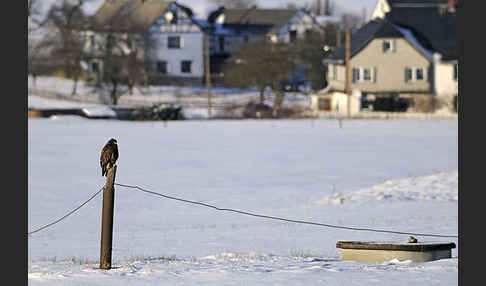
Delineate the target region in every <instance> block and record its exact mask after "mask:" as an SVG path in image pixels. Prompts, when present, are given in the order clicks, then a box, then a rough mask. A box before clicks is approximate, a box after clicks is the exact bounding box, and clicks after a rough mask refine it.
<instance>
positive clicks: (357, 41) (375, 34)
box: [331, 19, 403, 60]
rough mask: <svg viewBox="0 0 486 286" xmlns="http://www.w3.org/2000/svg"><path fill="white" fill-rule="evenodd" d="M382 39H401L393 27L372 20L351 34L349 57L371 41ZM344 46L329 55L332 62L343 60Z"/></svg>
mask: <svg viewBox="0 0 486 286" xmlns="http://www.w3.org/2000/svg"><path fill="white" fill-rule="evenodd" d="M382 37H403V35H402V34H401V33H399V32H398V31H397V30H396V29H395V28H394V27H393V25H391V24H390V23H388V22H387V21H385V20H382V19H377V20H372V21H370V22H368V23H366V25H364V26H363V27H361V28H360V29H359V30H357V31H356V32H354V33H351V43H350V44H351V45H350V49H351V57H352V56H354V55H355V54H356V53H357V52H359V51H360V50H361V49H362V48H364V47H365V46H366V45H367V44H368V43H369V42H370V41H371V40H373V39H375V38H382ZM344 49H345V44H342V45H341V46H339V47H337V48H336V50H334V52H333V53H332V55H331V59H332V60H344V57H345V50H344Z"/></svg>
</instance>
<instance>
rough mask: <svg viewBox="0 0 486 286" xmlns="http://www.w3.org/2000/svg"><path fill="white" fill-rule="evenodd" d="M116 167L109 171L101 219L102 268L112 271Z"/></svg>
mask: <svg viewBox="0 0 486 286" xmlns="http://www.w3.org/2000/svg"><path fill="white" fill-rule="evenodd" d="M115 176H116V165H115V166H114V167H112V168H109V169H108V170H107V174H106V184H105V189H104V190H103V210H102V217H101V252H100V268H101V269H106V270H109V269H111V252H112V247H111V246H112V242H113V210H114V202H115V185H114V184H115Z"/></svg>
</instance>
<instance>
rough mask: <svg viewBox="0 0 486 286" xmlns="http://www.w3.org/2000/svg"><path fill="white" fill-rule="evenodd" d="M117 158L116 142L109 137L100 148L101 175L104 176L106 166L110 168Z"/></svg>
mask: <svg viewBox="0 0 486 286" xmlns="http://www.w3.org/2000/svg"><path fill="white" fill-rule="evenodd" d="M117 159H118V142H117V141H116V139H113V138H111V139H110V140H109V141H108V143H106V145H105V147H103V150H101V157H100V165H101V176H105V175H106V172H107V170H108V168H112V167H113V166H114V165H115V162H116V160H117Z"/></svg>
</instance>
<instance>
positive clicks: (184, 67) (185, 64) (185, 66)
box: [181, 61, 192, 73]
mask: <svg viewBox="0 0 486 286" xmlns="http://www.w3.org/2000/svg"><path fill="white" fill-rule="evenodd" d="M191 64H192V61H181V72H182V73H191Z"/></svg>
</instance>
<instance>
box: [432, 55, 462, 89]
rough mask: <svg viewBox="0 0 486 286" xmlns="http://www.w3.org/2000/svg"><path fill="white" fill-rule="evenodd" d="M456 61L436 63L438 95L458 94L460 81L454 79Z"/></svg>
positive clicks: (435, 74)
mask: <svg viewBox="0 0 486 286" xmlns="http://www.w3.org/2000/svg"><path fill="white" fill-rule="evenodd" d="M454 65H455V63H444V62H440V61H437V62H435V63H434V76H435V78H434V82H435V91H436V94H437V95H438V96H454V95H457V94H458V84H457V83H458V81H457V80H454Z"/></svg>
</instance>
